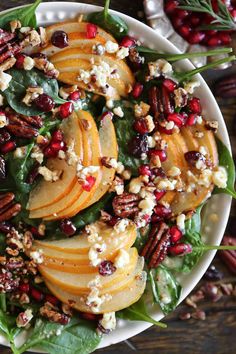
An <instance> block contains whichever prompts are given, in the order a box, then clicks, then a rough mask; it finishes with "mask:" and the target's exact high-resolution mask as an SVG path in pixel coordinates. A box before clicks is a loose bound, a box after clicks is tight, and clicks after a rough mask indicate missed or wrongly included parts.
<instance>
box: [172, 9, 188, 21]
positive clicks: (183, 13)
mask: <svg viewBox="0 0 236 354" xmlns="http://www.w3.org/2000/svg"><path fill="white" fill-rule="evenodd" d="M188 15H189V13H188V11H186V10H182V9H177V10H176V11H175V16H177V17H179V18H181V19H182V20H183V19H184V18H185V17H187V16H188Z"/></svg>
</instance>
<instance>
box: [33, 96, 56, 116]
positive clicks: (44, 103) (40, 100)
mask: <svg viewBox="0 0 236 354" xmlns="http://www.w3.org/2000/svg"><path fill="white" fill-rule="evenodd" d="M34 103H35V105H36V106H37V107H38V108H39V109H41V110H42V111H43V112H50V111H51V110H52V109H53V108H54V106H55V102H54V100H53V99H52V97H50V96H48V95H47V94H46V93H42V94H41V95H39V96H38V97H37V98H36V99H35V100H34Z"/></svg>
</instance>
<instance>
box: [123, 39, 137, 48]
mask: <svg viewBox="0 0 236 354" xmlns="http://www.w3.org/2000/svg"><path fill="white" fill-rule="evenodd" d="M120 46H121V47H126V48H130V47H135V46H136V40H135V39H134V38H133V37H130V36H125V37H123V38H122V40H121V42H120Z"/></svg>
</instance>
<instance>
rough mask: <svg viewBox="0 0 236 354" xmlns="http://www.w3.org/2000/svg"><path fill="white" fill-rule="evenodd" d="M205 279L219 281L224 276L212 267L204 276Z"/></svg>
mask: <svg viewBox="0 0 236 354" xmlns="http://www.w3.org/2000/svg"><path fill="white" fill-rule="evenodd" d="M204 278H205V279H207V280H210V281H217V280H221V279H222V278H223V274H222V273H221V272H220V271H219V270H218V269H216V267H215V266H214V265H211V266H210V267H209V268H208V269H207V271H206V273H205V274H204Z"/></svg>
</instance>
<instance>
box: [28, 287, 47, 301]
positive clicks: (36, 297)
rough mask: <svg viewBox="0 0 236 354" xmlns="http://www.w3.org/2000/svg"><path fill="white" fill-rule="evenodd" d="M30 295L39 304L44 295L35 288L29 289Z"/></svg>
mask: <svg viewBox="0 0 236 354" xmlns="http://www.w3.org/2000/svg"><path fill="white" fill-rule="evenodd" d="M30 295H31V296H32V298H34V300H36V301H38V302H41V301H43V299H44V294H43V293H42V292H41V291H39V290H38V289H36V288H31V290H30Z"/></svg>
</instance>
